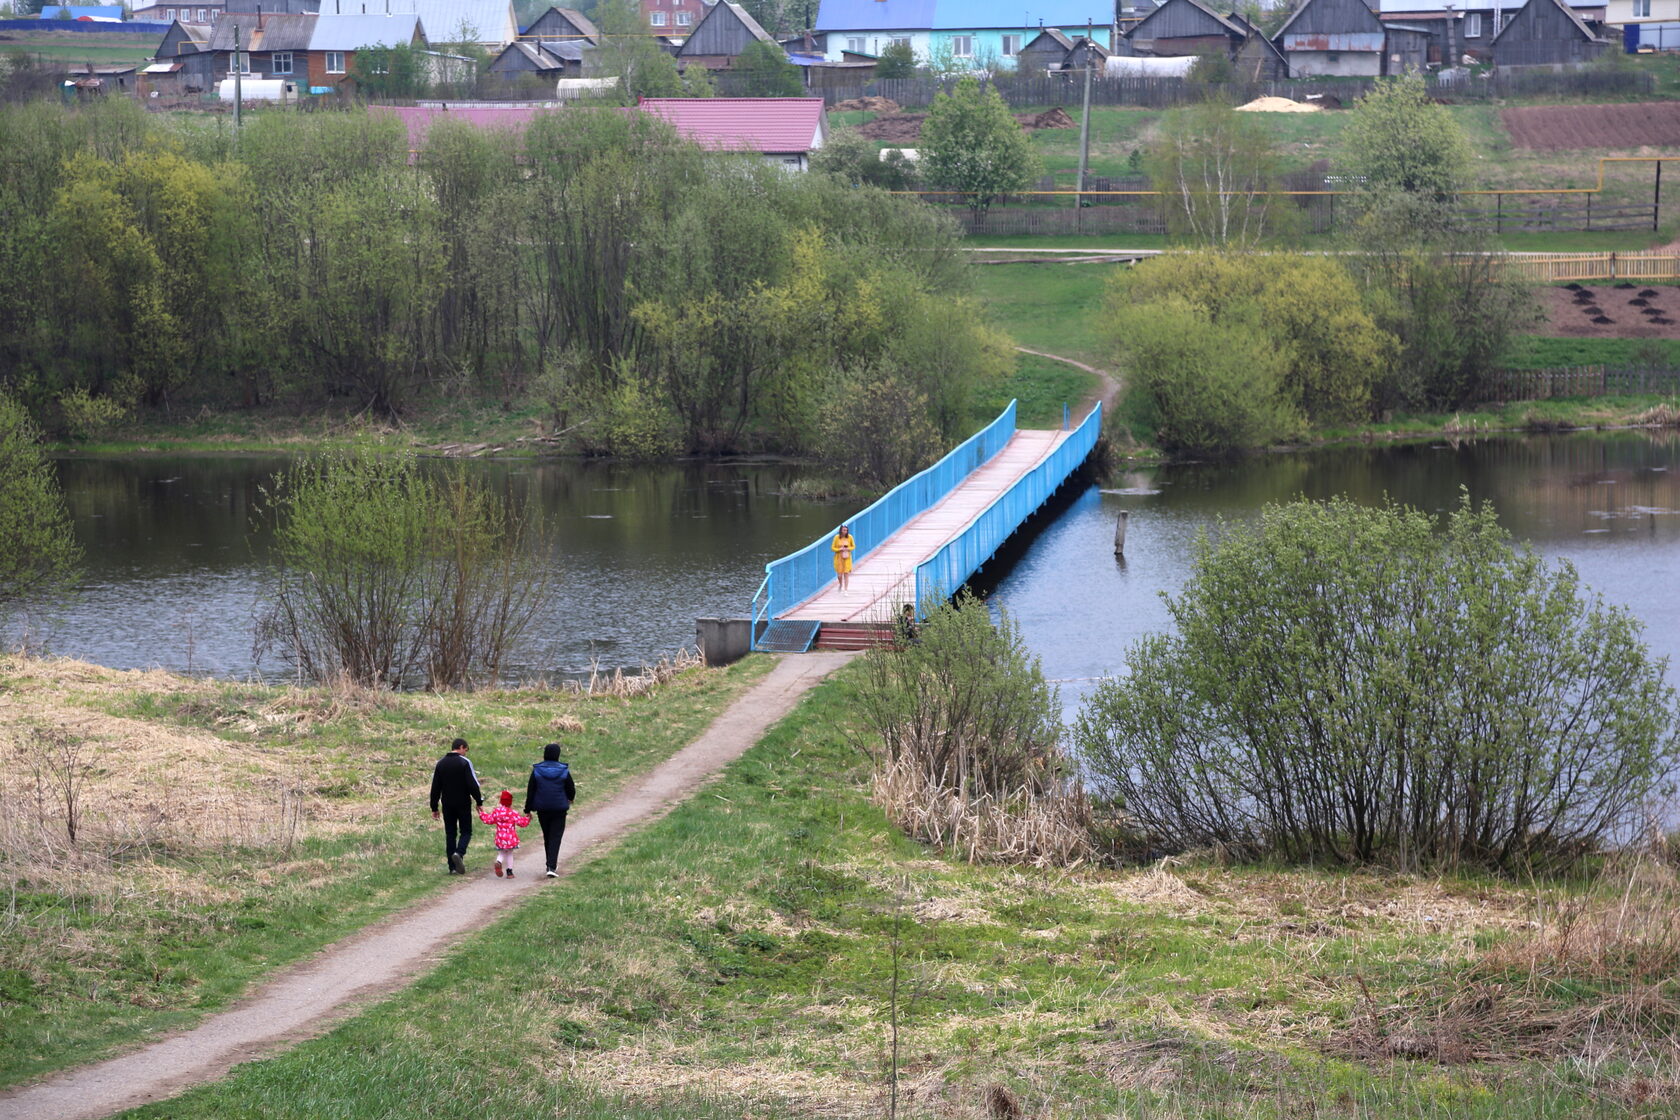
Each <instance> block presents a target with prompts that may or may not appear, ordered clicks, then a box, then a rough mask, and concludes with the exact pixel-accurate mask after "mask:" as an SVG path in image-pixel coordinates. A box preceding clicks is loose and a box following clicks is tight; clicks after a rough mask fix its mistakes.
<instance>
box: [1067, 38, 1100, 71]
mask: <svg viewBox="0 0 1680 1120" xmlns="http://www.w3.org/2000/svg"><path fill="white" fill-rule="evenodd" d="M1107 64H1108V48H1107V47H1105V46H1103V45H1102V44H1101V43H1096V42H1092V41H1091V40H1090V39H1087V38H1086V37H1085V36H1083V35H1081V36H1080V37H1079V38H1077V39H1075V40H1074V41H1073V49H1072V50H1070V51H1068V53H1067V58H1066V59H1064V60H1063V61H1062V69H1063V70H1083V69H1085V68H1086V67H1087V66H1088V67H1090V68H1091V69H1093V70H1095V71H1096V72H1097V73H1099V74H1101V73H1102V72H1103V68H1104V67H1105V66H1106V65H1107Z"/></svg>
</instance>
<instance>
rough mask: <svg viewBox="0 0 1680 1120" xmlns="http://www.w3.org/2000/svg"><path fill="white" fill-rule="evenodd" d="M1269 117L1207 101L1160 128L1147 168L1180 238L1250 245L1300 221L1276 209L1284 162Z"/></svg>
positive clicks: (1169, 118)
mask: <svg viewBox="0 0 1680 1120" xmlns="http://www.w3.org/2000/svg"><path fill="white" fill-rule="evenodd" d="M1218 57H1220V58H1223V57H1224V56H1223V55H1220V56H1218ZM1199 65H1200V63H1198V66H1199ZM1263 115H1264V114H1261V113H1239V112H1237V111H1236V110H1234V109H1232V108H1231V107H1230V106H1228V105H1224V104H1220V103H1217V102H1213V101H1205V102H1202V103H1200V104H1197V105H1192V106H1190V107H1188V108H1183V109H1174V110H1172V111H1170V112H1169V113H1168V114H1167V116H1166V119H1165V120H1164V121H1162V122H1161V131H1160V137H1159V139H1157V140H1156V141H1155V143H1154V144H1152V145H1151V146H1150V148H1149V154H1148V156H1147V157H1146V159H1145V166H1146V167H1147V168H1148V171H1149V178H1150V182H1151V185H1152V186H1153V187H1154V188H1155V189H1156V190H1158V191H1160V192H1161V197H1162V200H1163V202H1164V203H1165V205H1166V207H1167V224H1168V226H1169V227H1170V228H1171V229H1172V230H1173V231H1174V232H1175V233H1181V234H1184V235H1187V236H1189V237H1190V238H1192V239H1194V240H1196V241H1200V242H1203V243H1205V244H1209V245H1235V246H1249V245H1253V244H1255V243H1256V242H1258V241H1259V240H1260V238H1261V237H1262V236H1264V235H1265V234H1267V233H1271V232H1276V227H1277V226H1278V225H1279V224H1280V223H1283V224H1285V225H1287V224H1290V223H1291V221H1292V219H1294V217H1295V211H1294V210H1293V209H1291V208H1288V207H1278V206H1275V205H1274V201H1273V199H1274V196H1273V193H1272V192H1273V188H1274V187H1275V185H1276V182H1277V177H1278V161H1277V157H1276V155H1275V154H1274V151H1275V147H1276V145H1275V141H1274V138H1273V136H1272V134H1271V129H1270V128H1269V127H1267V126H1266V125H1265V124H1264V123H1263V122H1262V121H1261V119H1260V118H1261V117H1262V116H1263Z"/></svg>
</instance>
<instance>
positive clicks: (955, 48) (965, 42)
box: [951, 35, 974, 58]
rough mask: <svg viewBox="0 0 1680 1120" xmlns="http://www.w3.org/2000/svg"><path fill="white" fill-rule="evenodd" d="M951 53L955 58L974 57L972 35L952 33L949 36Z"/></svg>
mask: <svg viewBox="0 0 1680 1120" xmlns="http://www.w3.org/2000/svg"><path fill="white" fill-rule="evenodd" d="M951 54H953V55H954V56H956V57H957V58H973V57H974V36H972V35H953V36H951Z"/></svg>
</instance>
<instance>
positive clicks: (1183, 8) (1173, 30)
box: [1126, 0, 1248, 58]
mask: <svg viewBox="0 0 1680 1120" xmlns="http://www.w3.org/2000/svg"><path fill="white" fill-rule="evenodd" d="M1126 38H1127V39H1128V40H1129V41H1130V42H1131V45H1132V49H1133V51H1134V53H1137V54H1143V55H1150V54H1152V55H1155V56H1157V57H1161V58H1172V57H1182V56H1184V55H1200V54H1223V55H1225V56H1226V57H1227V58H1230V57H1232V56H1234V55H1235V54H1236V52H1237V51H1238V50H1240V49H1241V48H1242V45H1243V43H1244V42H1245V41H1246V40H1247V38H1248V33H1247V32H1246V31H1245V30H1244V28H1243V27H1241V26H1239V25H1238V24H1236V23H1233V22H1232V21H1231V20H1230V19H1229V18H1227V17H1226V16H1222V15H1220V14H1219V13H1217V12H1215V11H1214V10H1213V9H1212V8H1210V7H1208V6H1207V5H1206V4H1204V3H1202V0H1167V2H1166V3H1165V4H1162V5H1161V6H1160V7H1159V8H1156V9H1155V10H1154V11H1153V12H1150V13H1149V14H1148V15H1146V16H1144V17H1143V18H1142V19H1141V20H1139V21H1138V22H1137V23H1136V24H1135V25H1133V27H1132V29H1131V30H1130V31H1129V32H1127V33H1126Z"/></svg>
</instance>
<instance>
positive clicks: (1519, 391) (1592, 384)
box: [1483, 366, 1680, 401]
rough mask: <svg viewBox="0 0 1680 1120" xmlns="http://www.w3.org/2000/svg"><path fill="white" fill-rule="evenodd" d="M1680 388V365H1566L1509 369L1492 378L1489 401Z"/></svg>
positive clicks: (1489, 386)
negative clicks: (1670, 366)
mask: <svg viewBox="0 0 1680 1120" xmlns="http://www.w3.org/2000/svg"><path fill="white" fill-rule="evenodd" d="M1676 392H1680V369H1669V368H1658V367H1654V366H1563V367H1560V368H1557V369H1508V370H1502V371H1500V372H1499V373H1498V374H1497V375H1496V376H1495V377H1494V378H1493V379H1492V380H1491V381H1489V383H1488V386H1487V389H1486V392H1485V393H1484V394H1483V396H1484V398H1485V399H1486V400H1489V401H1543V400H1549V399H1551V398H1552V397H1603V396H1609V395H1612V394H1633V393H1640V394H1645V393H1676Z"/></svg>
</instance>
